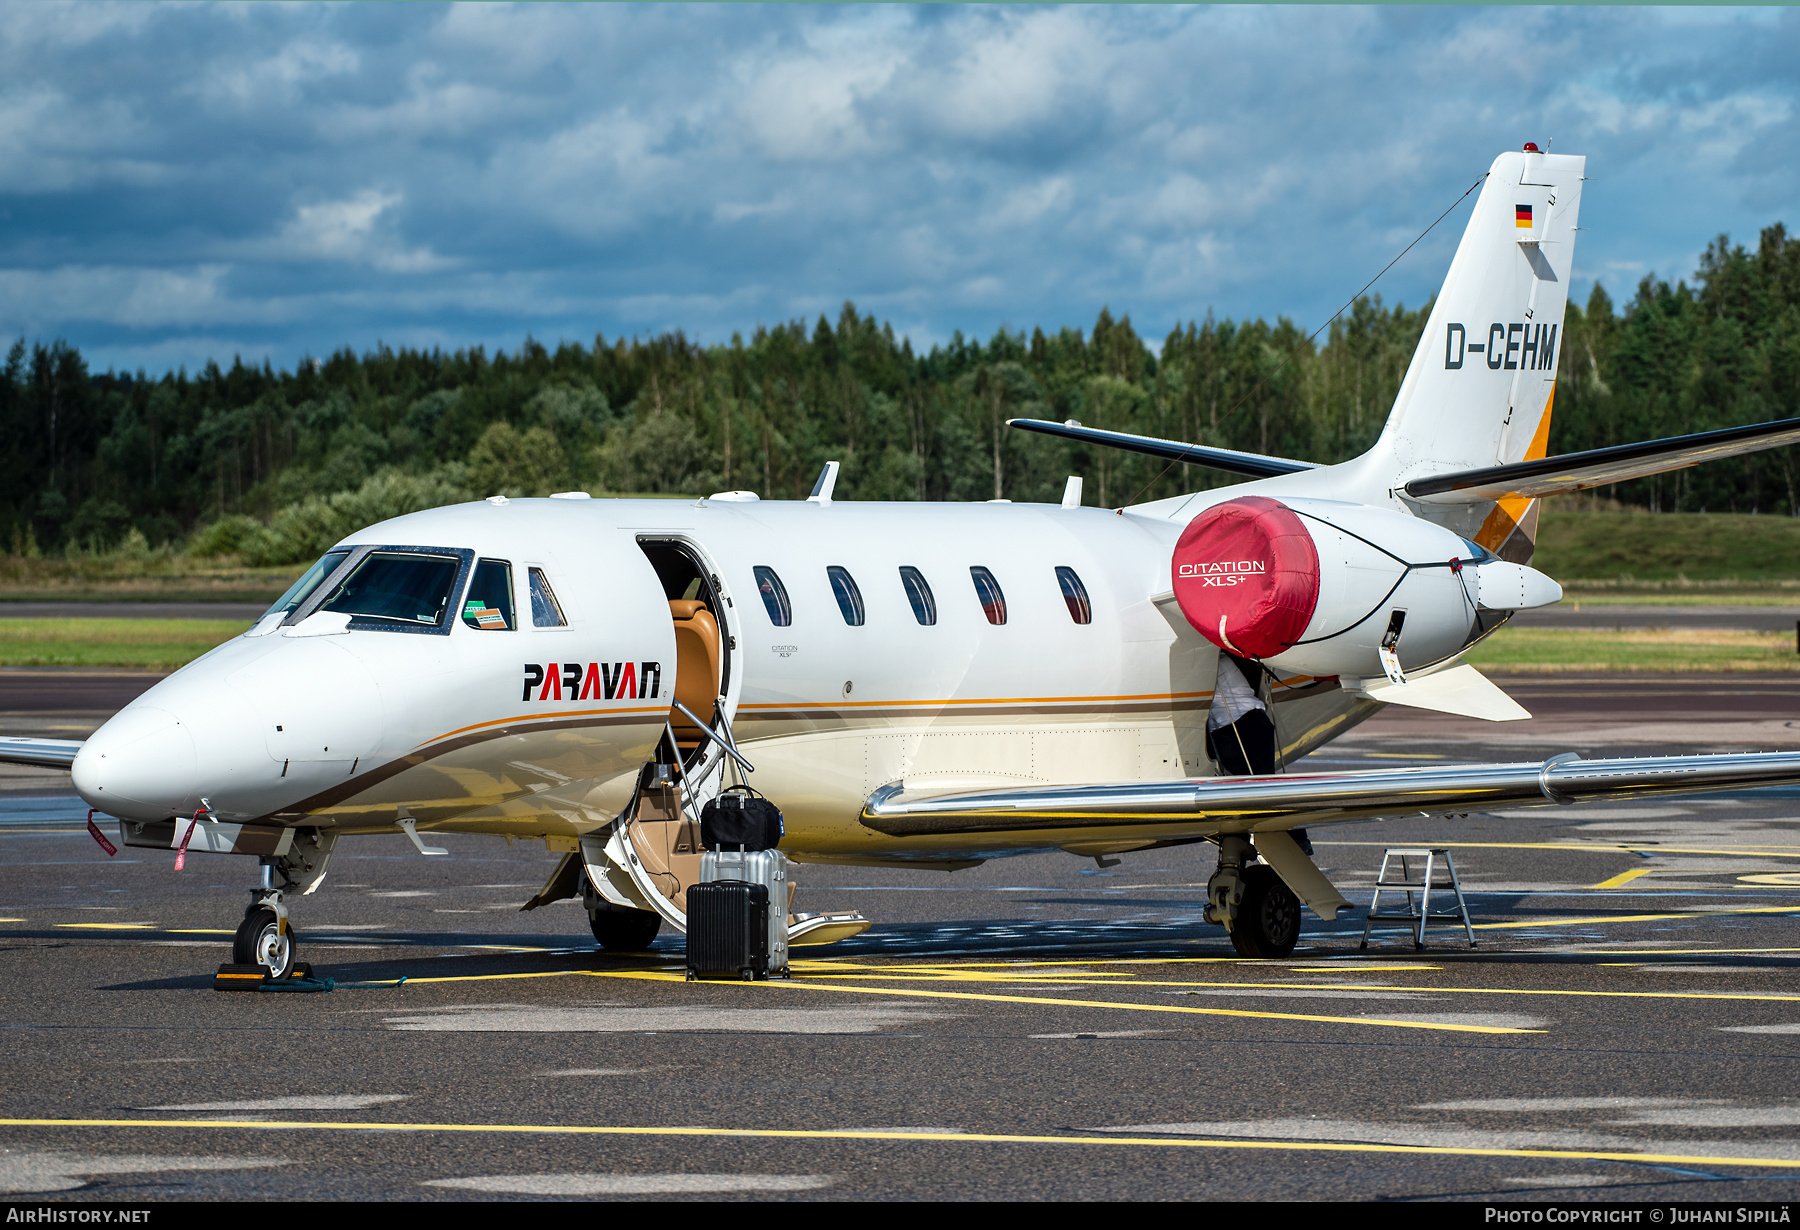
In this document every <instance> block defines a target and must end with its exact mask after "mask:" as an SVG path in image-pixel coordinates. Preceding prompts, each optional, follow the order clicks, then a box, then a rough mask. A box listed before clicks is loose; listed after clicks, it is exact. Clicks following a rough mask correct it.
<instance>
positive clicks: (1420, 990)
mask: <svg viewBox="0 0 1800 1230" xmlns="http://www.w3.org/2000/svg"><path fill="white" fill-rule="evenodd" d="M1627 955H1634V954H1627ZM1603 964H1606V965H1618V964H1626V963H1625V962H1612V961H1609V962H1604V963H1603ZM1629 964H1630V965H1632V966H1633V967H1637V966H1641V965H1642V964H1643V962H1640V961H1633V962H1629ZM822 976H823V975H819V974H796V975H795V979H801V978H817V977H822ZM840 977H844V978H871V979H879V978H884V977H894V976H892V975H883V974H862V973H851V974H843V975H840ZM1062 977H1064V978H1073V977H1075V975H1069V974H1065V975H1062ZM896 980H898V979H896ZM918 981H941V982H981V981H984V980H983V979H979V978H967V979H962V978H942V979H925V978H919V979H918ZM993 981H1002V980H1001V979H997V978H996V979H994V980H993ZM1090 985H1092V986H1095V987H1102V988H1111V987H1199V988H1204V989H1207V990H1245V991H1267V990H1281V991H1335V990H1340V989H1341V988H1338V987H1333V986H1332V985H1331V984H1330V983H1324V982H1310V983H1309V982H1162V981H1155V980H1152V979H1148V978H1134V979H1132V980H1130V981H1128V982H1096V983H1092V984H1090ZM1356 990H1365V991H1404V992H1406V993H1407V994H1408V995H1550V996H1559V995H1560V996H1567V997H1571V998H1577V999H1583V998H1586V999H1737V1000H1768V1001H1771V1002H1783V1003H1791V1002H1793V1001H1796V1000H1800V995H1747V994H1743V993H1740V992H1731V991H1717V992H1714V991H1540V990H1513V989H1509V988H1507V987H1438V986H1429V987H1406V986H1401V985H1398V984H1396V985H1391V986H1380V987H1358V988H1356ZM1347 994H1354V991H1352V992H1347ZM1083 1002H1086V1001H1083ZM1358 1019H1359V1020H1360V1019H1362V1018H1358Z"/></svg>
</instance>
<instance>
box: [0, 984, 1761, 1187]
mask: <svg viewBox="0 0 1800 1230" xmlns="http://www.w3.org/2000/svg"><path fill="white" fill-rule="evenodd" d="M759 985H760V984H759ZM0 1127H36V1128H189V1129H193V1128H212V1129H226V1130H230V1131H244V1130H260V1131H290V1132H456V1133H492V1134H494V1135H514V1136H685V1137H689V1138H692V1137H714V1138H719V1139H737V1140H743V1139H754V1140H877V1141H890V1140H891V1141H920V1142H927V1143H931V1144H970V1145H1084V1146H1087V1147H1089V1148H1095V1147H1099V1148H1111V1149H1116V1148H1149V1149H1253V1150H1261V1151H1265V1152H1273V1151H1287V1152H1296V1153H1398V1154H1413V1155H1415V1156H1427V1157H1533V1158H1547V1159H1553V1160H1558V1161H1590V1162H1648V1163H1652V1164H1658V1165H1684V1166H1770V1167H1784V1168H1789V1169H1791V1168H1792V1167H1794V1166H1795V1165H1796V1163H1795V1162H1794V1161H1793V1160H1791V1159H1777V1158H1768V1157H1730V1156H1724V1155H1718V1154H1696V1155H1691V1156H1690V1155H1686V1154H1678V1153H1629V1152H1601V1151H1599V1150H1580V1149H1474V1148H1459V1147H1456V1146H1452V1145H1388V1144H1365V1143H1361V1142H1349V1141H1320V1140H1232V1139H1213V1138H1200V1139H1194V1138H1191V1137H1166V1136H1125V1135H1117V1136H1114V1135H1105V1136H1040V1135H1028V1134H1026V1133H1022V1132H1020V1133H1013V1132H883V1131H857V1130H854V1129H852V1130H844V1131H832V1130H829V1129H818V1128H710V1127H619V1126H613V1125H600V1124H573V1123H571V1124H561V1123H378V1122H367V1123H356V1122H348V1123H346V1122H339V1121H333V1120H318V1121H307V1120H280V1119H278V1120H263V1119H0Z"/></svg>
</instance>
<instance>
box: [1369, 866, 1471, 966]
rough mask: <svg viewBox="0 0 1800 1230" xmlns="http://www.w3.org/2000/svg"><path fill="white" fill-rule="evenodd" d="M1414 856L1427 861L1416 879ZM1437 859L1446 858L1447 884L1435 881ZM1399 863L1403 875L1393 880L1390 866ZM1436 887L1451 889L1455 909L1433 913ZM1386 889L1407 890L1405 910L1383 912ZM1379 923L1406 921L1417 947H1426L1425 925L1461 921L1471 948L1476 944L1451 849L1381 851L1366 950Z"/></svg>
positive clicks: (1391, 891)
mask: <svg viewBox="0 0 1800 1230" xmlns="http://www.w3.org/2000/svg"><path fill="white" fill-rule="evenodd" d="M1413 859H1424V860H1425V865H1424V868H1423V875H1422V876H1421V877H1420V878H1419V879H1417V880H1415V879H1413V878H1412V863H1411V860H1413ZM1438 859H1442V860H1443V861H1444V870H1445V871H1447V872H1449V874H1450V882H1449V883H1448V884H1434V883H1432V870H1433V864H1434V863H1435V862H1436V861H1437V860H1438ZM1396 862H1397V863H1399V864H1400V877H1399V879H1390V878H1389V867H1390V865H1391V864H1393V863H1396ZM1434 888H1436V889H1438V890H1439V891H1440V892H1441V891H1442V890H1444V889H1449V890H1450V892H1451V894H1452V895H1453V896H1454V897H1455V898H1456V908H1455V909H1454V910H1444V911H1440V912H1438V913H1436V914H1433V913H1432V912H1431V890H1432V889H1434ZM1383 891H1386V892H1388V893H1390V894H1391V893H1394V892H1404V893H1405V894H1406V911H1405V912H1404V913H1401V912H1400V911H1398V910H1393V909H1390V910H1389V911H1388V912H1387V913H1385V914H1384V913H1382V911H1381V894H1382V892H1383ZM1414 893H1418V894H1419V902H1418V906H1417V907H1416V908H1415V907H1414V905H1413V894H1414ZM1378 922H1399V923H1405V924H1407V927H1406V929H1407V930H1408V931H1410V932H1412V937H1413V948H1414V949H1420V948H1423V947H1425V925H1426V924H1427V923H1445V924H1448V923H1454V922H1460V923H1462V925H1463V934H1464V935H1466V936H1468V938H1469V947H1470V948H1473V947H1475V929H1474V927H1473V926H1472V925H1471V924H1470V922H1469V903H1468V902H1467V901H1465V900H1464V899H1463V891H1462V883H1461V881H1459V880H1458V879H1457V878H1456V863H1455V862H1454V861H1453V860H1452V859H1451V858H1450V851H1449V850H1448V849H1446V848H1444V847H1443V846H1433V847H1413V846H1406V847H1400V846H1393V847H1390V848H1388V849H1387V850H1386V851H1384V852H1383V853H1382V856H1381V872H1380V874H1379V875H1377V876H1376V877H1375V896H1374V899H1373V900H1371V901H1370V902H1369V914H1368V917H1367V918H1366V919H1365V920H1364V921H1363V935H1362V945H1361V947H1362V948H1363V949H1365V950H1366V949H1367V948H1368V947H1369V932H1370V930H1371V929H1372V928H1373V927H1374V926H1375V924H1376V923H1378Z"/></svg>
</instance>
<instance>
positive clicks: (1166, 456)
mask: <svg viewBox="0 0 1800 1230" xmlns="http://www.w3.org/2000/svg"><path fill="white" fill-rule="evenodd" d="M1006 425H1007V426H1008V427H1016V428H1018V429H1019V430H1020V431H1035V432H1038V433H1040V434H1042V435H1046V436H1062V437H1063V438H1064V439H1067V440H1079V441H1081V442H1082V443H1083V444H1098V445H1101V446H1102V447H1105V448H1118V449H1124V450H1125V451H1126V452H1130V453H1145V454H1147V455H1149V456H1151V457H1161V458H1162V459H1163V460H1165V461H1180V462H1185V463H1186V464H1188V465H1193V466H1210V467H1212V468H1213V469H1215V470H1227V471H1229V472H1230V473H1233V474H1248V475H1249V476H1251V477H1252V478H1274V477H1275V476H1276V475H1278V474H1298V473H1299V472H1300V471H1302V470H1316V469H1318V468H1319V467H1318V466H1317V465H1314V464H1313V463H1312V462H1310V461H1290V460H1289V459H1288V458H1286V457H1265V456H1264V455H1263V454H1261V453H1240V452H1238V451H1237V450H1236V449H1229V448H1209V447H1208V446H1206V445H1204V444H1183V443H1182V442H1181V441H1179V440H1159V439H1157V438H1156V437H1155V436H1134V435H1132V434H1131V433H1130V432H1124V431H1104V430H1102V429H1101V428H1098V427H1083V426H1082V425H1081V424H1079V423H1053V422H1050V421H1049V420H1048V419H1007V420H1006Z"/></svg>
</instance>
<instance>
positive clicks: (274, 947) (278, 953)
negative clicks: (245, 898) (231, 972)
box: [231, 905, 299, 978]
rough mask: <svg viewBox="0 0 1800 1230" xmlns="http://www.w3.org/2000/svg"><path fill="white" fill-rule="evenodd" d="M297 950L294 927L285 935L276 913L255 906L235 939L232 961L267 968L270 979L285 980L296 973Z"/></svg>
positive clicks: (248, 913) (265, 907) (297, 944)
mask: <svg viewBox="0 0 1800 1230" xmlns="http://www.w3.org/2000/svg"><path fill="white" fill-rule="evenodd" d="M298 947H299V937H298V936H297V935H295V934H294V931H293V928H291V927H290V928H288V930H287V932H286V933H285V934H283V932H282V929H281V924H280V920H279V919H277V918H276V917H275V911H274V910H271V909H269V908H268V907H267V906H260V905H259V906H253V907H251V909H250V910H249V911H247V912H246V913H245V914H244V921H243V922H241V923H239V924H238V929H237V935H235V936H234V937H233V938H232V941H231V959H232V960H233V961H234V962H236V963H237V964H239V965H261V966H264V967H265V968H267V969H268V971H269V977H271V978H286V977H287V976H288V974H290V973H292V972H293V969H294V951H295V949H296V948H298Z"/></svg>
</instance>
